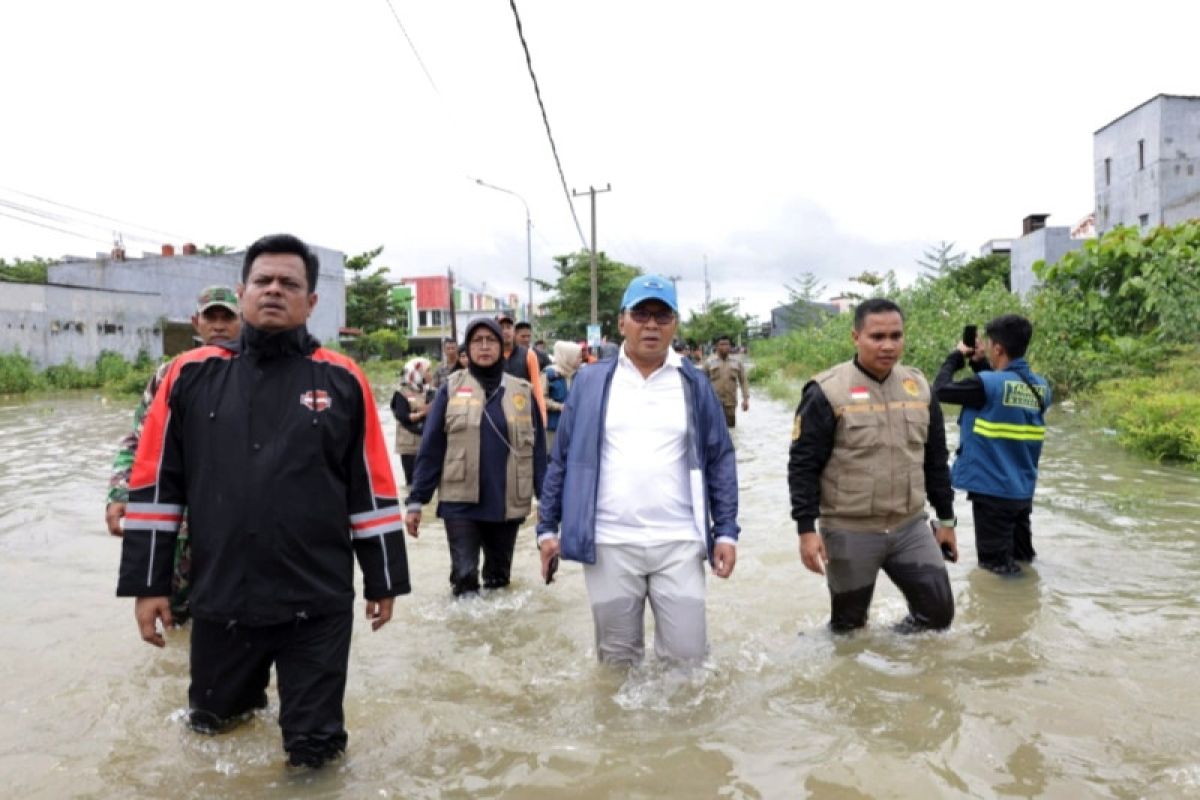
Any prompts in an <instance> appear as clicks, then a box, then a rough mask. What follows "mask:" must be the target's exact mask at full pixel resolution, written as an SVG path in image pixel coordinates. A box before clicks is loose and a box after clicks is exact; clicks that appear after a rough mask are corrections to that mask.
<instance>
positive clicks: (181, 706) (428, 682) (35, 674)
mask: <svg viewBox="0 0 1200 800" xmlns="http://www.w3.org/2000/svg"><path fill="white" fill-rule="evenodd" d="M130 412H131V408H130V404H128V403H106V402H104V401H103V400H102V399H100V398H98V397H93V396H91V395H90V394H89V395H71V396H57V397H52V398H43V399H37V400H33V401H24V400H13V399H0V785H2V786H7V787H8V788H7V789H3V790H0V792H2V793H3V794H4V795H5V796H8V797H22V798H63V797H88V798H90V797H95V798H109V797H114V798H115V797H121V798H125V797H156V798H157V797H201V796H204V797H222V798H225V797H230V798H240V797H245V798H273V797H297V798H333V797H347V798H359V797H362V798H366V797H381V798H386V797H404V798H444V797H445V798H451V797H511V798H562V797H571V798H660V797H680V798H705V797H725V798H758V797H762V798H777V797H778V798H791V797H817V798H864V797H919V798H928V797H957V796H964V797H1010V796H1013V797H1062V798H1078V797H1116V798H1135V797H1155V798H1157V797H1200V724H1198V720H1200V692H1198V691H1197V689H1196V684H1195V683H1193V681H1194V680H1196V677H1195V675H1196V671H1197V664H1198V663H1200V659H1198V656H1200V607H1198V603H1197V596H1196V589H1197V586H1200V549H1198V547H1197V540H1198V537H1200V523H1197V521H1196V519H1197V515H1198V514H1200V476H1197V475H1196V474H1193V473H1188V472H1186V471H1183V470H1175V469H1171V468H1168V467H1160V466H1157V465H1153V464H1147V463H1144V462H1139V461H1137V460H1135V459H1132V458H1130V457H1128V456H1126V455H1124V454H1123V453H1122V452H1120V451H1119V450H1118V449H1117V448H1116V446H1115V444H1114V443H1112V441H1111V440H1110V438H1109V437H1107V436H1105V435H1103V434H1100V433H1095V432H1089V431H1088V430H1086V429H1085V428H1084V427H1083V426H1082V424H1081V423H1080V421H1079V420H1078V419H1076V417H1075V415H1074V414H1073V413H1072V412H1071V411H1070V410H1069V409H1067V410H1062V409H1059V410H1056V411H1055V412H1054V413H1053V414H1052V417H1051V431H1050V434H1049V435H1048V437H1047V447H1046V455H1045V459H1044V467H1043V480H1042V485H1041V486H1040V487H1039V493H1038V503H1037V509H1036V512H1035V515H1034V530H1035V542H1036V545H1037V548H1038V550H1039V553H1040V557H1039V560H1038V562H1037V563H1036V566H1035V568H1033V569H1032V570H1027V574H1026V575H1025V576H1024V577H1022V578H1020V579H1017V580H1006V579H1001V578H998V577H995V576H993V575H990V574H985V573H983V572H981V571H980V570H978V569H975V568H973V567H972V562H973V560H974V550H973V548H972V546H971V520H970V509H969V507H968V506H967V504H966V503H965V501H962V500H961V499H960V501H959V505H958V512H959V518H960V520H961V521H962V527H960V529H959V531H960V536H961V537H962V540H963V546H962V551H963V558H962V560H961V561H960V563H959V564H957V565H952V566H951V568H950V571H951V576H952V580H953V587H954V594H955V597H956V600H957V604H958V616H957V618H956V620H955V623H954V626H953V628H952V629H951V630H950V631H949V632H948V633H945V634H922V635H917V636H908V637H904V636H900V635H898V634H896V633H894V632H892V630H891V629H890V624H891V623H893V622H896V621H898V620H899V619H901V617H903V615H904V608H903V603H902V600H901V598H900V596H899V594H898V593H897V592H896V591H895V589H894V588H893V587H892V586H891V584H890V583H888V581H887V579H886V578H884V577H882V576H881V578H880V584H879V590H878V591H877V593H876V598H875V603H874V607H873V610H872V616H871V621H872V624H871V626H870V627H869V628H868V629H867V630H865V631H863V632H861V633H859V634H856V635H854V636H852V637H848V638H833V637H831V636H830V635H829V633H828V632H827V631H826V630H825V628H824V623H825V621H826V619H827V610H828V597H827V594H826V590H825V587H824V585H823V583H822V580H821V579H820V578H819V577H818V576H815V575H812V574H810V573H808V572H807V571H805V570H804V569H803V568H802V567H801V565H800V563H799V559H798V557H797V541H796V534H795V530H794V526H793V525H792V523H791V521H790V519H789V514H788V498H787V487H786V481H785V470H786V460H787V444H788V436H789V432H790V427H791V424H790V417H791V408H790V407H788V406H786V405H784V404H780V403H775V402H772V401H770V400H768V399H766V398H765V397H762V396H755V398H754V403H753V405H752V408H751V411H750V412H749V413H748V414H740V415H739V417H740V421H739V427H738V429H737V430H736V432H735V438H736V442H737V445H738V453H739V455H738V461H739V469H740V479H741V485H742V495H741V508H742V515H741V524H742V544H741V546H740V548H739V561H738V564H737V569H736V571H735V573H734V576H733V577H732V579H730V580H729V581H728V582H724V581H719V580H716V579H712V580H711V581H710V584H709V586H710V588H709V603H708V608H709V624H710V636H711V640H712V651H711V657H710V659H709V660H708V662H707V663H706V664H705V665H704V666H703V668H700V669H697V670H695V671H693V672H690V673H686V674H684V673H680V672H677V671H673V670H670V669H666V668H664V667H663V666H662V665H659V664H657V663H656V662H655V661H654V660H653V657H651V658H650V660H649V661H648V663H647V664H646V665H645V666H644V667H642V668H640V669H638V670H635V671H633V672H628V673H627V672H622V671H618V670H613V669H611V668H608V667H602V666H599V665H597V664H596V663H595V656H594V652H593V643H592V630H591V618H590V615H589V611H588V608H587V603H586V594H585V590H584V586H583V580H582V573H581V571H580V568H579V566H578V565H576V564H570V563H566V564H564V565H563V568H562V570H561V572H560V580H558V581H557V582H556V583H555V584H554V585H553V586H550V587H546V586H544V585H542V584H541V582H540V581H539V580H538V577H537V558H536V555H535V550H534V545H533V537H532V530H531V529H529V528H527V529H526V530H525V531H524V532H523V533H522V538H521V540H520V542H519V544H518V552H517V558H516V565H515V569H514V574H515V582H514V585H513V586H512V587H511V588H510V589H508V590H505V591H500V592H495V593H491V594H486V595H484V596H483V597H480V598H478V599H474V600H467V601H461V602H455V601H453V600H452V599H451V596H450V591H449V585H448V583H447V574H448V570H449V557H448V555H447V552H446V547H445V541H444V536H443V534H442V531H441V528H440V527H439V526H438V525H437V523H436V521H430V522H428V523H427V524H426V525H425V526H424V530H423V534H422V537H421V539H420V540H419V541H416V542H412V541H411V540H410V544H409V547H410V550H409V556H410V561H411V567H412V573H413V585H414V592H413V594H411V595H409V596H407V597H404V598H400V599H399V600H398V602H397V605H396V617H395V619H394V620H393V621H392V623H391V624H390V625H388V626H386V627H385V628H384V629H383V630H381V631H379V632H378V633H374V634H373V633H371V631H370V629H369V626H368V625H367V624H366V622H365V621H364V620H362V619H358V620H357V621H356V628H355V634H354V642H353V650H352V654H351V664H350V680H349V687H348V691H347V698H346V713H347V722H348V728H349V731H350V745H349V751H348V753H347V755H346V757H345V759H344V760H342V761H340V762H338V763H336V764H334V765H333V766H331V767H329V768H327V769H325V770H323V771H321V772H318V773H300V774H292V773H290V772H288V771H287V770H286V769H285V768H284V764H283V755H282V751H281V747H280V737H279V730H278V726H277V725H276V723H275V715H276V714H277V712H278V703H277V700H275V699H274V696H273V695H274V693H273V691H272V703H271V706H270V707H269V708H268V709H267V710H266V711H264V712H261V713H260V714H259V715H258V716H257V717H256V718H255V719H253V720H252V721H251V722H250V723H249V724H247V725H245V726H244V727H242V728H241V729H239V730H237V731H235V732H233V733H231V734H227V735H225V736H220V737H215V738H210V737H205V736H200V735H196V734H193V733H191V732H190V731H189V730H188V729H187V727H186V726H185V724H184V717H185V705H186V689H187V652H188V633H187V631H186V629H185V630H182V631H175V632H172V633H171V635H170V636H169V642H168V646H167V648H166V649H165V650H157V649H154V648H152V647H150V646H148V645H145V644H143V643H142V642H141V641H140V639H139V638H138V635H137V631H136V629H135V626H134V622H133V614H132V601H130V600H128V599H118V598H116V597H114V594H113V593H114V587H115V582H116V573H117V562H118V557H119V542H118V541H117V540H116V539H114V538H111V537H110V536H108V535H107V533H105V532H104V528H103V523H102V517H103V511H102V506H103V496H104V491H105V479H106V473H107V469H108V465H109V463H110V459H111V457H112V454H113V449H114V446H115V442H116V441H117V440H118V438H119V437H120V436H121V435H122V434H123V433H124V432H125V431H126V429H127V428H128V426H129V424H130ZM382 416H383V417H384V418H385V419H388V418H389V417H390V415H388V414H384V415H382ZM951 417H952V415H951ZM387 424H388V425H389V428H388V430H387V435H388V437H389V439H390V437H391V433H392V432H391V428H390V419H389V421H388V423H387ZM950 427H951V432H952V434H953V432H954V428H953V425H951V426H950ZM397 467H398V465H397ZM430 516H431V515H430ZM427 519H428V517H427ZM360 608H361V604H360ZM359 613H361V612H359Z"/></svg>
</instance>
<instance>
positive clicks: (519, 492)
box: [438, 369, 534, 519]
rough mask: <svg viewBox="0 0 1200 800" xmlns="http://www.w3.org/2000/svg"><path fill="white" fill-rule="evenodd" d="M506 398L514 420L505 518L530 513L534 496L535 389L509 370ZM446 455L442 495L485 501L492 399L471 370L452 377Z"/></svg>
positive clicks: (503, 382)
mask: <svg viewBox="0 0 1200 800" xmlns="http://www.w3.org/2000/svg"><path fill="white" fill-rule="evenodd" d="M500 385H501V386H502V387H503V388H504V395H503V397H502V398H501V400H500V403H501V407H502V408H503V410H504V419H505V422H506V423H507V425H508V444H509V448H510V449H509V453H508V472H507V474H506V481H505V494H504V505H505V512H504V518H505V519H522V518H524V517H527V516H529V510H530V508H531V507H532V500H533V443H534V431H533V419H532V417H531V415H530V411H529V404H530V403H532V402H533V392H532V391H531V388H530V384H529V381H526V380H522V379H521V378H515V377H513V376H512V375H509V374H508V373H505V374H504V377H503V379H502V380H501V383H500ZM446 391H447V392H448V394H449V397H448V399H447V402H446V425H445V431H446V460H445V461H444V462H443V464H442V482H441V483H440V484H439V485H438V497H439V498H440V499H442V500H448V501H453V502H456V503H478V502H479V481H480V478H481V476H480V474H479V430H480V426H481V425H487V424H488V422H487V420H485V419H484V418H483V406H484V403H485V402H486V398H485V397H484V391H483V386H481V385H480V383H479V381H477V380H475V378H474V377H473V376H472V375H471V373H470V372H469V371H467V370H465V369H464V370H459V371H458V372H454V373H452V374H451V375H450V376H449V377H448V378H447V379H446Z"/></svg>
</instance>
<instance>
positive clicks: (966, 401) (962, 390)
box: [933, 350, 987, 408]
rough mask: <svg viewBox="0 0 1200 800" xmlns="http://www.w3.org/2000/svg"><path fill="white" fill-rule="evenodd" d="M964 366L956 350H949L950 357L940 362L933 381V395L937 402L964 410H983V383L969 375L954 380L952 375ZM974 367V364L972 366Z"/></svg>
mask: <svg viewBox="0 0 1200 800" xmlns="http://www.w3.org/2000/svg"><path fill="white" fill-rule="evenodd" d="M964 366H966V358H965V357H964V356H963V354H962V353H960V352H958V350H951V351H950V355H948V356H946V360H945V361H943V362H942V366H941V368H940V369H939V370H938V373H937V376H936V377H935V378H934V379H933V394H934V396H935V397H937V399H938V401H939V402H942V403H951V404H953V405H958V406H965V407H966V408H983V407H984V405H985V404H986V403H987V392H986V391H985V390H984V388H983V381H982V380H980V379H979V377H978V376H976V375H971V376H970V377H968V378H964V379H963V380H961V381H956V380H954V373H956V372H958V371H959V370H960V369H962V368H963V367H964ZM972 366H974V364H972Z"/></svg>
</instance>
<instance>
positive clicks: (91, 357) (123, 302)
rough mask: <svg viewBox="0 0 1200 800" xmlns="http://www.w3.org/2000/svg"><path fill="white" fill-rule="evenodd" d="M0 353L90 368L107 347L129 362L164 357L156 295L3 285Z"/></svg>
mask: <svg viewBox="0 0 1200 800" xmlns="http://www.w3.org/2000/svg"><path fill="white" fill-rule="evenodd" d="M0 287H3V290H2V291H0V351H3V352H5V353H12V352H17V353H20V354H21V355H26V356H29V357H30V358H32V359H33V361H34V362H35V363H36V364H37V365H38V366H39V367H43V368H44V367H48V366H53V365H56V364H64V363H66V362H67V361H73V362H75V364H77V365H79V366H90V365H92V364H93V363H95V361H96V358H97V357H98V356H99V355H100V353H101V351H103V350H111V351H113V352H116V353H120V354H121V355H122V356H124V357H125V358H126V359H127V360H130V361H132V360H133V359H135V358H137V355H138V353H139V352H141V351H144V352H146V353H147V354H148V355H149V356H150V357H151V358H158V357H160V356H161V355H162V335H161V334H162V332H161V328H160V326H159V317H160V316H161V314H162V311H161V306H162V301H161V299H160V298H159V296H158V295H157V294H153V293H145V292H136V293H134V292H113V291H105V290H102V289H80V288H70V287H65V286H47V285H42V284H31V283H3V284H0Z"/></svg>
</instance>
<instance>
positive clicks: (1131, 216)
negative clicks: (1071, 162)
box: [1092, 95, 1200, 233]
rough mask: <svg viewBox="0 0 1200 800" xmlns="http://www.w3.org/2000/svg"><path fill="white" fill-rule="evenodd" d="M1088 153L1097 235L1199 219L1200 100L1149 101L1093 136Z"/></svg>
mask: <svg viewBox="0 0 1200 800" xmlns="http://www.w3.org/2000/svg"><path fill="white" fill-rule="evenodd" d="M1139 140H1141V141H1142V142H1144V159H1143V162H1142V167H1141V168H1139V164H1138V141H1139ZM1092 150H1093V168H1094V174H1095V187H1096V230H1097V231H1098V232H1099V233H1104V232H1105V231H1108V230H1111V229H1112V228H1114V227H1116V226H1117V225H1133V226H1138V225H1141V224H1142V220H1143V218H1144V219H1145V224H1146V226H1147V227H1149V226H1154V225H1175V224H1177V223H1179V222H1183V221H1185V220H1188V219H1192V218H1195V217H1200V98H1194V97H1171V96H1165V95H1159V96H1157V97H1155V98H1153V99H1151V100H1148V101H1147V102H1145V103H1143V104H1142V105H1140V106H1138V107H1137V108H1135V109H1133V110H1132V111H1129V112H1128V113H1127V114H1125V115H1123V116H1121V117H1119V118H1117V119H1115V120H1113V121H1112V122H1111V123H1109V124H1108V125H1106V126H1104V127H1103V128H1101V129H1100V130H1098V131H1096V133H1095V135H1094V136H1093V138H1092ZM1106 159H1108V163H1109V168H1108V175H1107V176H1106V174H1105V160H1106Z"/></svg>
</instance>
